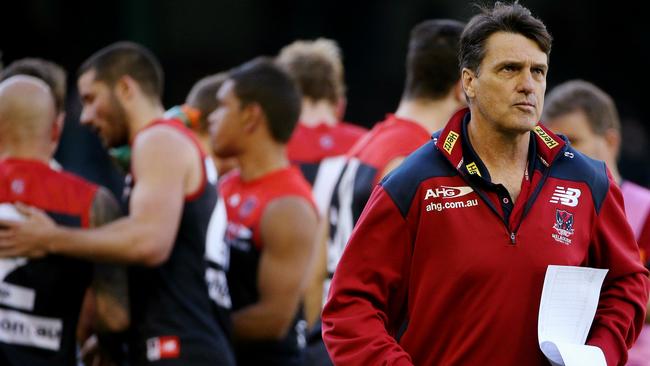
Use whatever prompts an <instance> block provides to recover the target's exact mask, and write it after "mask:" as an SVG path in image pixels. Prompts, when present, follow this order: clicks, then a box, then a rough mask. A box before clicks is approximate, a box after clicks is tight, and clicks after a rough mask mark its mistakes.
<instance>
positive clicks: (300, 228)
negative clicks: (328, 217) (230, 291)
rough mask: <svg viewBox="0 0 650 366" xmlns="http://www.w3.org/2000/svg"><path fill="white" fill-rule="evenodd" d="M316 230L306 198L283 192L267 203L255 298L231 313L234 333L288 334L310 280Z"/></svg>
mask: <svg viewBox="0 0 650 366" xmlns="http://www.w3.org/2000/svg"><path fill="white" fill-rule="evenodd" d="M287 223H292V224H289V225H287ZM317 231H318V218H317V214H316V212H315V210H314V209H313V208H312V206H311V205H310V204H309V203H308V202H307V201H306V200H304V199H302V198H298V197H286V198H280V199H278V200H276V201H274V202H272V203H271V204H269V206H268V208H267V209H266V211H265V212H264V214H263V216H262V222H261V233H262V241H263V243H264V248H263V250H262V255H261V258H260V265H259V272H258V278H257V281H258V282H257V283H258V291H259V301H258V302H257V303H255V304H252V305H250V306H247V307H245V308H243V309H240V310H239V311H237V312H235V313H233V316H232V319H233V329H234V336H235V338H237V339H247V340H254V339H281V338H282V337H283V336H285V335H286V333H287V331H288V330H289V326H290V325H291V323H292V321H293V318H294V317H295V315H296V310H297V308H298V305H299V303H300V300H301V299H302V297H303V295H304V291H305V287H306V286H307V282H308V280H309V278H308V275H307V274H308V269H309V265H310V264H311V262H312V260H313V256H314V253H315V248H316V243H317V241H316V240H315V237H316V233H317Z"/></svg>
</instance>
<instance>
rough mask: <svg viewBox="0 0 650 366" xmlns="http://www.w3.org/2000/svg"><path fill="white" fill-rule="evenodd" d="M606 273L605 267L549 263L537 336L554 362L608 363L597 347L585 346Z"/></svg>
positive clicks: (571, 365)
mask: <svg viewBox="0 0 650 366" xmlns="http://www.w3.org/2000/svg"><path fill="white" fill-rule="evenodd" d="M605 275H607V270H606V269H597V268H588V267H572V266H554V265H551V266H548V269H547V270H546V277H545V278H544V288H543V290H542V299H541V302H540V306H539V319H538V326H537V336H538V340H539V345H540V349H541V350H542V352H543V353H544V355H545V356H546V357H547V358H548V359H549V361H551V363H552V364H553V365H566V366H582V365H585V366H587V365H589V366H601V365H602V366H607V365H606V363H605V356H604V354H603V352H602V351H601V350H600V349H599V348H598V347H593V346H588V345H585V341H586V340H587V335H588V334H589V328H591V323H592V322H593V320H594V315H595V314H596V308H597V307H598V299H599V297H600V288H601V286H602V284H603V281H604V280H605Z"/></svg>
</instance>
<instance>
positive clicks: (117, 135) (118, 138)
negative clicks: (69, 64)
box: [77, 70, 129, 147]
mask: <svg viewBox="0 0 650 366" xmlns="http://www.w3.org/2000/svg"><path fill="white" fill-rule="evenodd" d="M77 87H78V88H79V96H80V97H81V104H82V110H81V124H82V125H85V126H90V127H91V128H92V129H93V130H94V131H95V132H96V133H97V134H98V135H99V137H100V139H101V140H102V142H103V144H104V146H106V147H115V146H120V145H124V144H127V143H128V138H129V136H128V121H127V118H126V111H125V110H124V107H123V106H122V104H121V103H120V101H119V100H118V99H117V97H116V96H115V93H114V91H113V90H112V89H111V88H110V87H109V86H108V85H107V84H106V83H104V82H101V81H97V80H95V71H94V70H90V71H87V72H85V73H84V74H83V75H81V76H80V77H79V80H78V81H77Z"/></svg>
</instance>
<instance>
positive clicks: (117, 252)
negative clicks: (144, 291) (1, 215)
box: [0, 126, 201, 266]
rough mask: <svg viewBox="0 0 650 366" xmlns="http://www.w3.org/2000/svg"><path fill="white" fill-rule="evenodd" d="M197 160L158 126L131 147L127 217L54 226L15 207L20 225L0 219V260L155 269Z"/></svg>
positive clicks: (194, 181)
mask: <svg viewBox="0 0 650 366" xmlns="http://www.w3.org/2000/svg"><path fill="white" fill-rule="evenodd" d="M200 164H201V162H200V157H199V156H198V154H197V153H196V149H195V148H194V147H193V146H192V142H191V141H190V140H189V139H188V138H187V137H185V136H182V135H180V134H178V133H176V132H174V131H173V130H172V129H171V128H169V127H165V126H160V127H155V128H150V129H148V130H146V131H144V132H143V133H141V134H140V135H139V136H138V137H137V138H136V140H135V142H134V146H133V158H132V171H133V174H134V176H135V185H134V187H133V190H132V194H131V200H130V202H129V216H127V217H123V218H120V219H118V220H116V221H113V222H112V223H110V224H108V225H104V226H101V227H98V228H93V229H86V230H79V229H70V228H66V227H62V226H57V225H55V224H54V222H53V221H52V220H51V219H49V218H48V217H47V215H45V214H44V213H43V212H42V211H40V210H37V209H35V208H26V207H24V206H20V207H19V209H20V210H21V211H22V212H23V213H24V214H25V216H27V220H26V221H24V222H10V221H0V225H2V226H6V227H7V229H5V230H2V231H0V256H2V257H8V256H34V255H38V254H39V253H42V252H43V251H45V252H47V253H55V254H61V255H69V256H74V257H80V258H86V259H93V260H99V261H107V262H120V263H137V264H142V265H148V266H156V265H159V264H161V263H163V262H164V261H165V260H166V259H167V258H168V257H169V255H170V253H171V250H172V246H173V243H174V238H175V236H176V231H177V229H178V225H179V223H180V218H181V212H182V207H183V201H184V196H185V195H186V194H187V193H190V192H192V190H193V189H194V190H195V189H196V188H198V186H199V185H200V179H201V178H200V177H201V175H200V174H201V170H200V166H201V165H200Z"/></svg>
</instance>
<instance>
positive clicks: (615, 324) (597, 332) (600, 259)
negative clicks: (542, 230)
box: [587, 175, 650, 366]
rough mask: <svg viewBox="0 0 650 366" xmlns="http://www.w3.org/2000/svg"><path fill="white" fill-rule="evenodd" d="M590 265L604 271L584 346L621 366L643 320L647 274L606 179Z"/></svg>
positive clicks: (618, 197) (620, 202) (613, 187)
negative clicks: (599, 350) (598, 350)
mask: <svg viewBox="0 0 650 366" xmlns="http://www.w3.org/2000/svg"><path fill="white" fill-rule="evenodd" d="M593 230H594V233H593V234H594V235H593V240H594V242H593V243H592V249H591V251H590V262H591V266H595V267H600V268H607V269H609V272H608V273H607V277H606V278H605V282H604V283H603V288H602V291H601V295H600V301H599V303H598V309H597V311H596V316H595V318H594V322H593V324H592V327H591V332H590V334H589V337H588V338H587V344H590V345H593V346H597V347H599V348H600V349H601V350H602V351H603V353H604V354H605V358H606V360H607V365H609V366H615V365H624V364H625V362H626V361H627V350H628V349H629V348H630V347H631V346H632V345H633V344H634V341H635V340H636V338H637V337H638V336H639V332H640V331H641V328H642V326H643V322H644V320H645V309H646V303H647V301H648V289H649V288H650V286H649V283H648V271H647V270H646V269H645V268H644V266H643V264H642V263H641V260H640V258H639V248H638V246H637V244H636V241H635V239H634V234H633V233H632V229H631V228H630V226H629V225H628V223H627V221H626V216H625V212H624V208H623V196H622V194H621V191H620V189H619V188H618V186H617V185H616V184H615V183H614V182H613V181H612V179H611V175H610V178H609V191H608V192H607V195H606V196H605V200H604V201H603V204H602V207H601V209H600V212H598V213H597V218H596V223H595V226H594V229H593Z"/></svg>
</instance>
